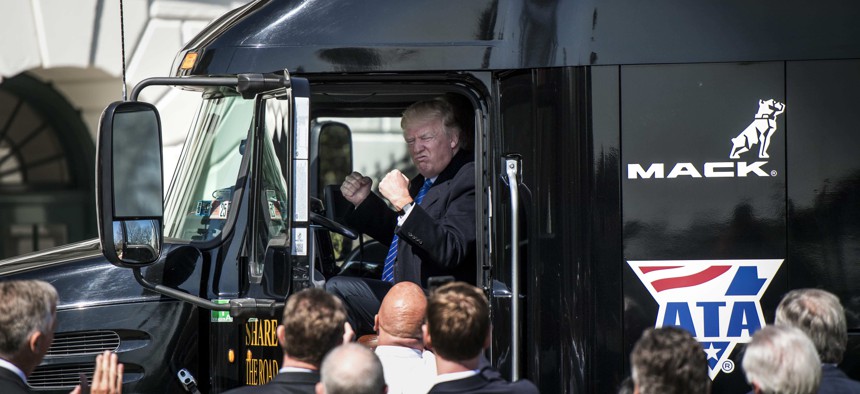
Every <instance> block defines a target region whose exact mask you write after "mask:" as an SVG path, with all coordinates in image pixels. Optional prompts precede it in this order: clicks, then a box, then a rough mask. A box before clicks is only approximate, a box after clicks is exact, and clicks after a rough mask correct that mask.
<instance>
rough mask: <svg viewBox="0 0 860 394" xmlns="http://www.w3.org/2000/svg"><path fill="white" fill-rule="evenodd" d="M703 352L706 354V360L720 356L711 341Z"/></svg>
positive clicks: (718, 350)
mask: <svg viewBox="0 0 860 394" xmlns="http://www.w3.org/2000/svg"><path fill="white" fill-rule="evenodd" d="M705 354H707V355H708V360H710V359H714V360H718V359H719V358H720V349H717V348H715V347H714V344H713V343H711V344H710V346H708V348H707V349H705Z"/></svg>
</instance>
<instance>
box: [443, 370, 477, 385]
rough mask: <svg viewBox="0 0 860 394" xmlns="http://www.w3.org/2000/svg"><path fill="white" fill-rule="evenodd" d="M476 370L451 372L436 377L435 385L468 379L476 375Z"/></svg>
mask: <svg viewBox="0 0 860 394" xmlns="http://www.w3.org/2000/svg"><path fill="white" fill-rule="evenodd" d="M478 372H480V371H478V370H477V369H473V370H471V371H463V372H452V373H444V374H441V375H439V376H436V383H442V382H450V381H452V380H460V379H466V378H470V377H472V376H475V375H477V374H478Z"/></svg>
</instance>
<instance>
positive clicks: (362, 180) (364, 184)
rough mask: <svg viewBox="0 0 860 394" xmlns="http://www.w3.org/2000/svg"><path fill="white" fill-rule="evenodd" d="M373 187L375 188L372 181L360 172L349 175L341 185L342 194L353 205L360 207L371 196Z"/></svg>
mask: <svg viewBox="0 0 860 394" xmlns="http://www.w3.org/2000/svg"><path fill="white" fill-rule="evenodd" d="M371 186H373V180H372V179H370V178H369V177H366V176H364V175H361V174H360V173H358V172H353V173H352V174H349V175H347V176H346V179H344V181H343V184H341V185H340V192H341V193H342V194H343V197H344V198H346V200H347V201H349V202H351V203H352V205H355V206H358V205H359V204H361V203H362V202H363V201H364V199H365V198H367V196H368V195H370V187H371Z"/></svg>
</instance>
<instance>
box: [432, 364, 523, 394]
mask: <svg viewBox="0 0 860 394" xmlns="http://www.w3.org/2000/svg"><path fill="white" fill-rule="evenodd" d="M446 393H476V394H532V393H534V394H537V393H538V389H537V387H535V385H534V384H533V383H532V382H530V381H528V380H520V381H517V382H508V381H507V380H505V379H504V378H502V375H501V374H499V371H496V370H495V369H493V368H491V367H485V368H484V369H482V370H481V372H480V373H478V374H477V375H473V376H470V377H468V378H464V379H457V380H451V381H447V382H441V383H436V385H435V386H433V388H431V389H430V391H429V393H428V394H446Z"/></svg>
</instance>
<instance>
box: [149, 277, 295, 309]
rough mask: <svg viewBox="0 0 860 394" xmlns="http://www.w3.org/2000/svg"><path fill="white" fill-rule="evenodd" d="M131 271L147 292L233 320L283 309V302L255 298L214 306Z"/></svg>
mask: <svg viewBox="0 0 860 394" xmlns="http://www.w3.org/2000/svg"><path fill="white" fill-rule="evenodd" d="M132 270H133V271H134V279H135V280H136V281H137V283H139V284H140V285H141V286H143V288H145V289H147V290H150V291H153V292H155V293H158V294H161V295H165V296H168V297H170V298H173V299H176V300H179V301H184V302H187V303H190V304H192V305H195V306H197V307H200V308H203V309H207V310H211V311H223V312H230V317H233V318H238V317H249V316H258V315H270V316H277V313H278V311H279V310H282V309H283V308H284V303H283V302H275V301H274V300H266V299H256V298H238V299H232V300H230V301H229V303H227V304H216V303H214V302H212V301H209V300H207V299H205V298H200V297H197V296H194V295H191V294H188V293H185V292H183V291H180V290H177V289H174V288H172V287H168V286H164V285H159V284H155V283H152V282H150V281H148V280H146V278H144V277H143V275H142V274H141V273H140V268H139V267H135V268H133V269H132Z"/></svg>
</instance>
